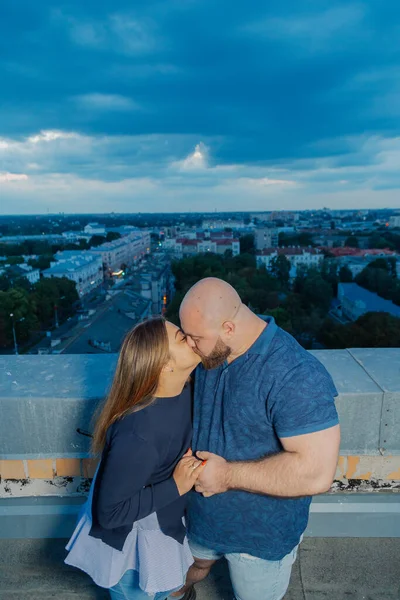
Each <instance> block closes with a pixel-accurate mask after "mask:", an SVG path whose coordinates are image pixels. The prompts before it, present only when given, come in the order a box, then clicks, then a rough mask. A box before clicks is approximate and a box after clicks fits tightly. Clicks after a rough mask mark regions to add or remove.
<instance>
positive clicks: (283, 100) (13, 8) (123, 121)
mask: <svg viewBox="0 0 400 600" xmlns="http://www.w3.org/2000/svg"><path fill="white" fill-rule="evenodd" d="M333 5H334V7H333V8H332V6H333ZM3 10H4V9H3ZM399 24H400V8H399V3H398V2H396V1H395V0H388V1H387V2H386V3H384V5H382V4H378V3H375V2H372V1H371V2H364V3H354V4H352V3H349V2H347V1H346V2H335V3H332V2H321V1H318V2H305V3H299V2H298V1H295V0H286V1H282V2H280V3H279V6H278V3H275V6H273V7H271V6H268V5H267V4H266V3H265V2H260V1H253V2H249V3H247V4H246V5H244V4H243V3H241V2H240V3H239V2H238V3H229V4H228V5H227V4H226V3H215V2H211V1H208V0H206V1H203V2H202V1H196V0H194V1H192V2H190V1H189V2H187V1H184V0H182V1H179V2H178V1H174V0H173V1H172V2H169V3H159V2H152V1H151V0H148V1H146V2H138V3H136V4H135V3H132V2H125V1H122V2H121V1H117V2H112V3H111V2H105V3H98V2H68V3H60V4H57V5H56V4H55V3H54V2H48V1H46V0H42V1H41V2H40V3H32V2H29V1H28V0H24V1H19V2H15V3H11V5H10V4H9V5H8V6H7V13H6V14H4V15H3V16H2V18H1V19H0V40H1V41H0V44H1V54H2V57H3V58H2V62H1V65H0V78H1V81H2V92H1V97H2V102H1V109H0V110H1V112H0V135H3V136H8V137H10V136H11V137H14V136H23V135H27V134H32V133H34V132H36V131H38V130H41V129H54V128H57V129H64V130H65V129H67V130H74V131H75V130H77V131H80V132H82V133H86V134H103V135H137V134H154V133H161V134H183V135H185V134H190V135H198V136H199V137H200V138H204V139H207V138H208V137H215V136H218V137H219V138H221V139H222V142H221V143H220V144H219V146H218V149H217V151H218V156H217V157H216V159H217V160H218V161H219V162H227V163H231V162H239V163H251V164H256V163H262V162H264V161H280V160H287V159H288V158H296V157H303V156H308V157H309V156H310V155H314V156H318V148H317V146H315V143H316V142H318V140H321V139H329V138H340V137H348V136H355V135H359V134H361V133H362V134H365V133H369V132H370V133H376V132H380V133H383V134H388V135H393V134H394V133H396V132H398V130H399V114H387V113H385V114H379V110H375V111H373V110H369V108H370V107H371V106H372V105H373V106H375V107H376V106H379V99H380V98H383V97H384V96H385V95H387V94H391V93H393V90H394V89H395V88H396V86H399V75H398V74H397V75H394V76H393V78H391V79H387V80H384V81H381V82H379V84H377V85H374V84H371V85H370V86H366V85H365V83H363V82H362V75H363V74H364V73H366V72H368V71H370V70H378V71H379V70H380V69H383V68H388V67H389V66H390V67H396V66H398V63H399V60H400V38H399V36H398V35H397V33H398V27H399ZM393 73H395V70H393ZM397 73H398V72H397ZM360 78H361V81H360ZM358 81H360V82H359V83H357V82H358ZM397 90H398V88H397ZM93 95H97V97H99V95H104V96H105V97H108V98H109V99H110V98H112V97H114V99H116V98H120V104H119V105H118V102H116V106H115V107H114V109H113V107H112V102H110V104H109V105H108V106H107V102H106V103H105V105H104V106H103V107H102V108H101V107H99V106H96V105H94V106H93V107H92V108H91V107H90V104H89V103H87V104H86V105H85V106H83V105H82V103H79V99H80V98H81V97H86V98H87V97H89V98H90V97H93ZM124 101H125V102H126V106H125V109H123V102H124ZM129 102H130V103H131V104H132V107H133V106H135V107H136V110H133V109H132V110H129ZM394 113H395V111H394ZM333 146H334V143H333ZM332 153H333V154H334V153H335V151H334V148H332Z"/></svg>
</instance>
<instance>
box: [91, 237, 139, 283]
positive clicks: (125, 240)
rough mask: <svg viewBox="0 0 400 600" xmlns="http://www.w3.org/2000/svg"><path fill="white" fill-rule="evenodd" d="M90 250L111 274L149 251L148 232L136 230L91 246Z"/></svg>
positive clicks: (134, 261) (136, 260)
mask: <svg viewBox="0 0 400 600" xmlns="http://www.w3.org/2000/svg"><path fill="white" fill-rule="evenodd" d="M90 252H91V253H96V254H98V255H99V256H100V257H101V260H102V262H103V265H104V268H105V270H106V271H107V272H108V274H109V275H111V274H112V273H114V272H118V271H120V270H121V269H122V268H126V267H131V266H133V265H134V264H136V263H137V262H138V260H139V259H140V258H142V257H143V256H145V255H146V254H147V253H149V252H150V233H149V232H148V231H144V230H137V231H134V232H133V233H129V234H128V235H126V236H124V237H122V238H120V239H118V240H114V241H113V242H105V243H104V244H101V246H98V247H97V248H91V250H90Z"/></svg>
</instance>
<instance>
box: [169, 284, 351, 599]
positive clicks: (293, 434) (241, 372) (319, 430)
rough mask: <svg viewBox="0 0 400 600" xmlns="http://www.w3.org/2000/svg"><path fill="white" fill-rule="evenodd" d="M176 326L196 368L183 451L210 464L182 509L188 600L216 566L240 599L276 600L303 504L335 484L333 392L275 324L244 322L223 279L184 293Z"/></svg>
mask: <svg viewBox="0 0 400 600" xmlns="http://www.w3.org/2000/svg"><path fill="white" fill-rule="evenodd" d="M180 319H181V326H182V330H183V332H184V333H185V335H187V342H188V343H189V344H190V346H191V347H192V348H193V349H194V351H195V352H197V353H198V354H199V355H200V356H201V358H202V365H200V367H199V368H198V369H197V371H196V376H195V403H194V438H193V445H192V447H193V452H196V454H197V456H198V458H201V459H203V460H207V464H206V467H205V469H204V471H203V473H202V474H201V476H200V478H199V479H198V482H197V485H196V492H197V493H196V492H193V493H192V494H191V495H190V499H189V510H188V526H189V530H188V531H189V540H190V544H191V549H192V552H193V555H194V557H195V563H194V565H193V566H192V568H191V569H190V571H189V574H188V579H187V586H186V588H185V589H186V594H185V598H189V597H190V598H193V597H194V593H193V588H192V586H193V584H194V583H197V582H199V581H201V580H202V579H204V578H205V577H206V576H207V575H208V573H209V571H210V569H211V566H212V565H213V564H214V562H215V561H216V560H218V559H219V558H221V557H222V556H225V557H226V558H227V560H228V565H229V570H230V576H231V581H232V586H233V589H234V592H235V596H236V599H237V600H280V599H281V598H283V596H284V595H285V592H286V590H287V588H288V585H289V579H290V574H291V569H292V565H293V563H294V561H295V559H296V553H297V548H298V545H299V543H300V541H301V538H302V535H303V532H304V530H305V528H306V526H307V521H308V514H309V506H310V502H311V498H310V497H311V496H312V495H314V494H321V493H323V492H326V491H327V490H329V488H330V486H331V484H332V481H333V477H334V473H335V469H336V464H337V459H338V450H339V443H340V430H339V424H338V416H337V412H336V409H335V403H334V397H335V396H336V395H337V392H336V389H335V386H334V385H333V382H332V379H331V377H330V376H329V374H328V373H327V371H326V370H325V368H324V367H323V366H322V364H321V363H320V362H319V361H318V360H317V359H316V358H315V357H313V356H312V355H311V354H310V353H308V352H307V351H305V350H304V349H303V348H302V347H301V346H300V345H299V344H298V343H297V342H296V341H295V339H294V338H293V337H292V336H290V335H289V334H288V333H286V332H284V331H283V330H282V329H280V328H279V327H277V325H276V324H275V322H274V319H272V318H271V317H258V316H257V315H255V314H254V313H253V312H251V310H250V309H249V308H248V307H247V306H245V305H244V304H243V303H242V302H241V300H240V298H239V296H238V294H237V292H236V291H235V290H234V289H233V288H232V287H231V286H230V285H229V284H227V283H226V282H224V281H222V280H219V279H215V278H207V279H203V280H201V281H199V282H198V283H197V284H196V285H195V286H193V287H192V288H191V289H190V290H189V292H188V293H187V295H186V296H185V298H184V300H183V302H182V305H181V309H180ZM181 593H182V591H181Z"/></svg>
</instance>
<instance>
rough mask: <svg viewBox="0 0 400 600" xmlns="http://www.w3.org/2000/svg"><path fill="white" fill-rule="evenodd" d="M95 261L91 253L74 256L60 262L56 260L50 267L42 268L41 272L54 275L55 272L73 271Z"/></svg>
mask: <svg viewBox="0 0 400 600" xmlns="http://www.w3.org/2000/svg"><path fill="white" fill-rule="evenodd" d="M95 262H97V258H96V257H95V256H93V255H90V254H89V255H82V256H74V257H73V258H69V259H67V260H62V261H61V262H56V263H55V264H54V265H53V266H52V267H50V268H48V269H44V271H43V273H45V274H46V273H47V274H49V275H56V274H57V273H73V272H75V271H79V270H81V269H82V270H83V269H85V268H86V267H87V266H88V265H90V264H91V263H95Z"/></svg>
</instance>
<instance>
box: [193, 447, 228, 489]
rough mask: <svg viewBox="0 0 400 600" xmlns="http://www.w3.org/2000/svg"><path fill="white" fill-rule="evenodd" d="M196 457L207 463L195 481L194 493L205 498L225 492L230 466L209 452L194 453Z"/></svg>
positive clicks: (220, 457)
mask: <svg viewBox="0 0 400 600" xmlns="http://www.w3.org/2000/svg"><path fill="white" fill-rule="evenodd" d="M196 456H197V457H198V458H199V459H200V460H202V461H204V460H206V461H207V463H206V465H205V467H204V469H203V471H202V472H201V473H200V476H199V478H198V479H197V481H196V484H195V490H196V492H199V493H200V494H203V496H204V497H205V498H209V497H210V496H214V494H223V493H224V492H227V491H228V490H229V484H230V476H231V469H230V464H229V463H228V462H227V461H226V460H225V459H224V458H222V456H218V455H217V454H212V453H211V452H196Z"/></svg>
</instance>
